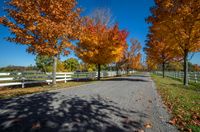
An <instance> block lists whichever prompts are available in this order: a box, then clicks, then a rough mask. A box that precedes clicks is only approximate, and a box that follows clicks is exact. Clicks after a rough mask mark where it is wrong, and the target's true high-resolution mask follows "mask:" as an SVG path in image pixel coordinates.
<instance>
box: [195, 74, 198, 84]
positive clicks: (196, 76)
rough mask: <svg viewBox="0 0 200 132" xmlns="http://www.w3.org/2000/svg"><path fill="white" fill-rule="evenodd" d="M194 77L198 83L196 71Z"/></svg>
mask: <svg viewBox="0 0 200 132" xmlns="http://www.w3.org/2000/svg"><path fill="white" fill-rule="evenodd" d="M194 79H195V83H197V82H198V81H197V74H196V72H195V74H194Z"/></svg>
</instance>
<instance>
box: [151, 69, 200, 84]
mask: <svg viewBox="0 0 200 132" xmlns="http://www.w3.org/2000/svg"><path fill="white" fill-rule="evenodd" d="M153 73H155V74H157V75H162V72H161V71H154V72H153ZM165 76H168V77H172V78H176V79H183V77H184V73H183V72H182V71H165ZM188 80H189V82H195V83H200V72H188Z"/></svg>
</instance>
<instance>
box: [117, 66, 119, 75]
mask: <svg viewBox="0 0 200 132" xmlns="http://www.w3.org/2000/svg"><path fill="white" fill-rule="evenodd" d="M116 71H117V73H116V74H117V76H118V75H119V67H118V65H116Z"/></svg>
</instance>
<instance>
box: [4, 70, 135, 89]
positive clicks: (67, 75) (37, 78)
mask: <svg viewBox="0 0 200 132" xmlns="http://www.w3.org/2000/svg"><path fill="white" fill-rule="evenodd" d="M133 72H134V71H129V73H133ZM123 74H126V72H125V71H119V72H118V75H123ZM116 75H117V72H116V71H102V72H101V77H112V76H116ZM96 77H97V72H57V73H56V82H60V81H63V82H65V83H66V82H67V81H70V80H71V81H72V80H81V79H95V78H96ZM51 82H52V73H42V72H12V73H0V87H6V86H15V85H21V86H22V88H24V87H25V85H26V84H34V83H47V84H50V83H51Z"/></svg>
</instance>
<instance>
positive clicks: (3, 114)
mask: <svg viewBox="0 0 200 132" xmlns="http://www.w3.org/2000/svg"><path fill="white" fill-rule="evenodd" d="M57 95H58V94H57V93H56V92H49V93H41V94H34V95H31V96H24V97H20V98H13V99H5V100H0V104H1V106H0V131H1V132H29V131H31V132H57V131H60V132H64V131H72V132H84V131H95V132H102V131H105V132H110V131H114V132H118V131H120V132H121V131H133V130H138V129H141V128H142V127H143V122H142V121H141V120H140V121H133V120H129V121H126V120H127V119H128V118H129V116H130V114H138V115H139V116H141V117H147V115H145V114H144V113H139V112H135V111H128V110H125V109H122V108H119V107H117V103H115V102H113V101H110V100H108V99H103V98H102V97H100V96H95V97H89V98H88V97H87V99H84V98H80V97H78V96H71V97H70V96H68V97H66V96H64V95H63V96H57ZM113 117H114V118H118V119H119V121H118V123H116V122H115V121H113V120H112V118H113Z"/></svg>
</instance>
